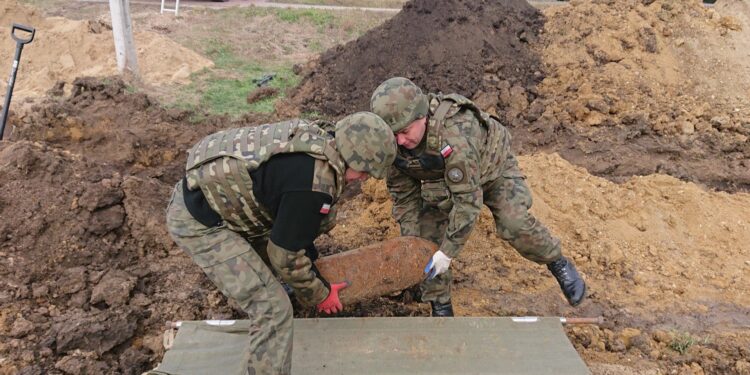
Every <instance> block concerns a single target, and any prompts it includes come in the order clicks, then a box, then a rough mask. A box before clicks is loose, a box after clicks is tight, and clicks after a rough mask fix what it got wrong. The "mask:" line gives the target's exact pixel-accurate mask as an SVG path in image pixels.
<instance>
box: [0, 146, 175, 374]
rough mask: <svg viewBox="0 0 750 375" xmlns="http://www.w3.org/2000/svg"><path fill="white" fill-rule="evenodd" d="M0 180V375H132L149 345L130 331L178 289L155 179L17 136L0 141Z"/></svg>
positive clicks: (159, 186) (160, 192) (148, 351)
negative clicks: (57, 373) (162, 293)
mask: <svg viewBox="0 0 750 375" xmlns="http://www.w3.org/2000/svg"><path fill="white" fill-rule="evenodd" d="M0 181H2V182H1V183H0V202H1V203H0V211H1V212H2V216H3V218H4V220H3V222H2V223H1V224H0V249H1V251H2V263H0V277H1V280H2V284H3V287H2V288H1V290H2V293H0V311H1V312H2V313H1V315H2V319H0V325H2V327H3V329H2V332H3V333H2V335H3V339H2V340H0V341H2V344H0V352H1V353H3V354H2V355H3V357H4V358H6V359H8V360H9V361H4V362H3V363H2V364H0V373H3V374H11V373H18V371H19V370H20V369H21V368H24V367H27V366H28V367H27V368H26V370H24V371H21V373H49V372H50V370H53V369H55V368H57V369H59V370H63V371H66V372H67V373H93V372H96V373H114V372H116V371H121V373H126V374H137V373H139V372H138V371H139V370H143V369H144V368H145V367H146V366H147V365H148V364H149V356H150V355H151V349H148V348H147V347H144V343H142V342H140V340H139V342H134V338H135V336H136V335H137V334H139V333H138V332H139V331H140V329H142V326H143V325H144V324H145V325H148V324H149V323H148V322H149V319H150V318H155V317H157V316H159V315H160V314H161V310H162V309H161V308H159V306H160V302H159V296H158V295H156V293H157V291H158V290H160V289H161V288H169V287H170V285H171V287H175V288H179V287H180V285H179V284H180V283H179V282H176V281H175V282H169V275H170V274H169V272H166V270H167V269H168V268H165V266H166V264H167V263H170V262H173V261H172V260H169V259H164V258H165V257H166V256H167V255H168V251H169V250H171V246H172V244H171V243H169V242H170V241H169V237H168V235H167V233H166V231H165V229H164V227H163V225H161V220H160V219H162V217H161V216H163V215H162V214H161V212H162V211H163V205H164V197H166V196H167V194H168V189H167V188H166V186H164V185H163V184H161V183H160V182H158V181H155V180H147V179H139V178H136V177H123V176H121V175H120V174H119V173H117V172H116V171H114V170H113V169H112V168H111V167H108V166H106V165H103V164H98V163H93V162H90V161H87V160H85V158H81V157H80V156H78V155H74V154H70V153H68V152H65V151H59V150H55V149H52V148H50V147H48V146H46V145H43V144H38V143H32V142H27V141H21V142H15V143H10V142H2V143H0ZM148 190H151V191H152V192H153V193H154V195H151V194H149V193H147V191H148ZM159 259H161V260H160V261H158V262H157V261H156V260H159ZM165 261H166V263H165ZM178 262H179V258H178ZM182 262H189V261H188V260H187V259H183V260H182ZM152 309H153V310H152ZM151 324H154V325H155V324H157V323H156V322H153V323H151ZM153 348H158V346H156V345H154V346H153ZM121 356H122V358H121ZM118 358H121V359H120V362H119V363H120V365H118ZM76 366H78V367H82V368H87V369H88V370H83V371H78V372H76V371H72V372H68V370H70V369H71V368H74V367H76ZM118 367H120V370H118ZM94 369H96V371H94ZM85 371H88V372H85Z"/></svg>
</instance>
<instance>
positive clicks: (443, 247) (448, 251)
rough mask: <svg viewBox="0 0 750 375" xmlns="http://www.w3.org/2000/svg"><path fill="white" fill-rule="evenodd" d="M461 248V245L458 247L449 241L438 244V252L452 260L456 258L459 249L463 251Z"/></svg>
mask: <svg viewBox="0 0 750 375" xmlns="http://www.w3.org/2000/svg"><path fill="white" fill-rule="evenodd" d="M463 247H464V245H463V244H461V245H459V244H455V243H453V242H451V241H443V243H442V244H440V248H439V249H438V250H440V251H442V252H443V254H445V255H447V256H448V257H449V258H451V259H453V258H455V257H457V256H458V253H460V252H461V249H463Z"/></svg>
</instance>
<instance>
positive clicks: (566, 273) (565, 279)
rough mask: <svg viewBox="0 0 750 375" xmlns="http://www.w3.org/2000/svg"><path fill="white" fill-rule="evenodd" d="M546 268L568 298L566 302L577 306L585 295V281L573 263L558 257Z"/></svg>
mask: <svg viewBox="0 0 750 375" xmlns="http://www.w3.org/2000/svg"><path fill="white" fill-rule="evenodd" d="M547 268H548V269H549V271H550V272H552V275H554V276H555V278H556V279H557V283H558V284H560V289H562V291H563V294H565V298H567V299H568V303H570V305H571V306H578V304H579V303H581V301H583V297H584V296H585V295H586V283H585V282H584V281H583V279H582V278H581V275H579V274H578V271H576V267H575V266H574V265H573V263H571V262H569V261H568V259H567V258H565V257H560V259H558V260H556V261H554V262H552V263H550V264H548V265H547Z"/></svg>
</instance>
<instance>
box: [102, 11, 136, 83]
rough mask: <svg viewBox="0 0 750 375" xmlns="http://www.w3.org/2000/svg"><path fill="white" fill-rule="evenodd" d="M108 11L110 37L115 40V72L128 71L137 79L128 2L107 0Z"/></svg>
mask: <svg viewBox="0 0 750 375" xmlns="http://www.w3.org/2000/svg"><path fill="white" fill-rule="evenodd" d="M109 11H110V13H111V14H112V35H113V37H114V39H115V55H116V57H117V70H119V71H120V73H125V72H126V71H129V72H130V73H132V74H133V75H134V76H136V77H138V59H137V57H136V56H137V55H136V53H135V42H134V41H133V24H132V22H131V20H130V1H128V0H109Z"/></svg>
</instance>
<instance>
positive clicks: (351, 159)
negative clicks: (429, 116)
mask: <svg viewBox="0 0 750 375" xmlns="http://www.w3.org/2000/svg"><path fill="white" fill-rule="evenodd" d="M336 149H338V151H339V153H340V154H341V157H342V158H343V159H344V162H345V163H346V165H347V166H349V167H350V168H352V169H354V170H355V171H359V172H367V173H369V174H370V176H372V177H375V178H377V179H382V178H385V175H386V173H387V171H388V167H390V166H391V164H393V160H394V159H396V138H395V137H394V135H393V132H392V131H391V130H390V129H389V128H388V125H387V124H386V123H385V121H383V119H381V118H380V117H378V116H377V115H375V114H374V113H371V112H357V113H355V114H353V115H349V116H346V117H344V118H343V119H341V121H339V122H337V123H336Z"/></svg>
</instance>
